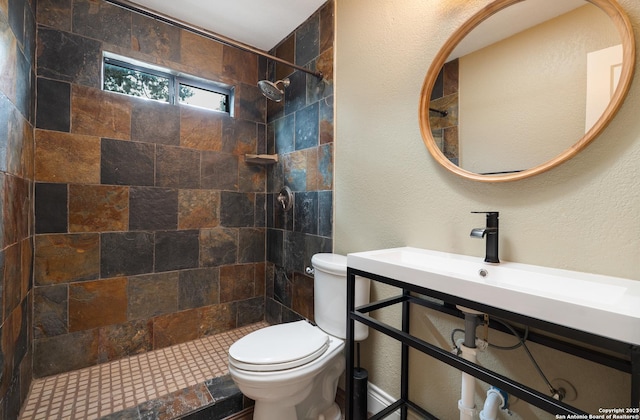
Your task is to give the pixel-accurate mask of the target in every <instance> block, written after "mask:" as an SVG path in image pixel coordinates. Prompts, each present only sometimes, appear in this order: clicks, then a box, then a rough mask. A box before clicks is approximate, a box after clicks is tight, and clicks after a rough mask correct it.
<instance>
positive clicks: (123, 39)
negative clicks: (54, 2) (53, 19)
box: [72, 0, 131, 48]
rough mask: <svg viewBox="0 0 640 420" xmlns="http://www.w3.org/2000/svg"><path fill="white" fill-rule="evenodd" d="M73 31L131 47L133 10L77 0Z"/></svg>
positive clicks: (75, 2) (74, 9) (73, 16)
mask: <svg viewBox="0 0 640 420" xmlns="http://www.w3.org/2000/svg"><path fill="white" fill-rule="evenodd" d="M72 25H73V31H74V32H75V33H78V34H80V35H84V36H86V37H89V38H95V39H99V40H101V41H105V42H107V43H109V44H114V45H118V46H120V47H125V48H131V12H129V11H127V10H125V9H123V8H121V7H117V6H114V5H112V4H109V3H105V2H99V3H96V2H95V1H91V0H75V1H74V3H73V15H72Z"/></svg>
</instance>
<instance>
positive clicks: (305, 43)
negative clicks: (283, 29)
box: [295, 15, 320, 66]
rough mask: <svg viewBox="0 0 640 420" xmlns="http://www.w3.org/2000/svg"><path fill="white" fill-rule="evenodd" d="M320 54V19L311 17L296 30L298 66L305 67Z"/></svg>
mask: <svg viewBox="0 0 640 420" xmlns="http://www.w3.org/2000/svg"><path fill="white" fill-rule="evenodd" d="M319 54H320V17H319V15H314V16H311V17H310V18H309V19H307V21H306V22H304V23H303V24H302V25H301V26H300V27H299V28H298V29H297V30H296V61H295V62H296V64H297V65H299V66H304V65H306V64H307V63H309V62H310V61H311V60H313V59H314V58H316V57H317V56H318V55H319Z"/></svg>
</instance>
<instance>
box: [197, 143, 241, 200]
mask: <svg viewBox="0 0 640 420" xmlns="http://www.w3.org/2000/svg"><path fill="white" fill-rule="evenodd" d="M202 188H213V189H219V190H232V191H236V190H237V189H238V157H237V156H235V155H230V154H227V153H218V152H202Z"/></svg>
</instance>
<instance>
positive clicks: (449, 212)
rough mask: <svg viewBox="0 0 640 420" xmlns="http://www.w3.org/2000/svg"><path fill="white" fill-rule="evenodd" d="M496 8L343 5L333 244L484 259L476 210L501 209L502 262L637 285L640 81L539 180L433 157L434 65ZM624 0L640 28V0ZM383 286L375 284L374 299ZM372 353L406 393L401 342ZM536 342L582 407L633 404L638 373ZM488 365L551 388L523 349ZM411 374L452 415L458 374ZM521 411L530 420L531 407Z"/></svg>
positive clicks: (437, 321)
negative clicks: (428, 110) (427, 106)
mask: <svg viewBox="0 0 640 420" xmlns="http://www.w3.org/2000/svg"><path fill="white" fill-rule="evenodd" d="M489 2H490V1H489V0H484V1H474V2H461V1H457V0H431V1H424V0H403V1H400V0H340V1H338V2H337V11H336V18H337V23H336V25H337V30H336V67H335V86H336V120H335V124H336V152H335V153H336V154H335V219H334V224H335V225H334V241H335V245H334V249H335V251H336V252H340V253H345V254H346V253H348V252H354V251H362V250H369V249H376V248H386V247H393V246H403V245H410V246H417V247H423V248H430V249H435V250H440V251H449V252H456V253H461V254H466V255H475V256H478V257H480V256H482V255H483V254H484V243H483V242H482V241H478V240H473V239H471V238H469V231H470V230H471V228H473V227H479V226H482V225H483V223H484V217H483V216H481V215H473V214H470V212H471V211H473V210H498V211H500V213H501V220H500V224H501V237H500V240H501V258H502V259H504V260H510V261H518V262H523V263H528V264H538V265H544V266H550V267H559V268H565V269H571V270H579V271H587V272H593V273H602V274H608V275H613V276H621V277H628V278H633V279H638V280H640V269H639V266H640V265H639V262H640V219H638V216H637V214H638V209H640V164H639V163H638V162H640V120H639V119H638V118H637V109H638V106H639V105H640V104H639V102H640V85H639V84H638V83H634V84H633V85H632V86H631V91H630V93H629V97H628V98H627V100H626V102H625V104H624V105H623V107H622V108H621V110H620V112H619V114H618V116H617V118H616V119H615V120H614V121H613V122H612V124H611V125H610V126H609V127H608V128H607V129H606V130H605V131H604V132H603V134H602V135H601V136H600V137H599V138H598V139H597V140H596V141H595V142H594V143H593V144H591V145H590V146H589V147H588V148H587V149H586V150H585V151H583V152H582V153H580V154H579V155H578V156H577V157H575V158H574V159H572V160H571V161H569V162H567V163H565V164H563V165H561V166H560V167H558V168H556V169H553V170H551V171H549V172H547V173H544V174H542V175H539V176H537V177H535V178H532V179H529V180H523V181H517V182H513V183H504V184H495V185H490V184H480V183H476V182H471V181H467V180H464V179H461V178H458V177H456V176H454V175H452V174H450V173H449V172H447V171H446V170H445V169H443V168H441V167H440V166H439V165H438V164H437V163H436V162H435V161H434V159H432V158H431V156H430V155H429V153H428V152H427V149H426V148H425V146H424V144H423V142H422V138H421V136H420V130H419V125H418V119H417V114H418V112H417V111H418V103H419V93H420V89H421V87H422V82H423V79H424V76H425V72H426V71H427V69H428V67H429V65H430V63H431V60H432V59H433V57H434V56H435V54H436V53H437V51H438V49H439V47H440V45H441V44H442V43H443V42H445V40H446V39H447V38H448V36H449V35H450V34H451V33H452V32H453V31H454V30H455V29H456V28H457V27H458V26H459V25H460V24H461V23H462V22H463V21H464V20H465V19H466V18H468V17H469V16H471V15H472V14H473V13H475V12H476V11H478V10H479V9H480V8H481V7H483V6H484V5H486V4H488V3H489ZM619 3H620V5H621V6H622V7H623V8H624V9H625V10H626V11H627V13H628V14H629V16H630V18H631V21H632V23H633V25H634V27H635V29H636V32H637V31H638V28H639V27H640V3H638V2H637V1H635V0H620V1H619ZM385 293H386V291H385V290H381V289H380V288H374V290H373V293H372V295H373V296H374V297H378V296H381V295H384V294H385ZM394 315H397V314H391V313H390V314H382V316H385V317H386V316H388V317H392V316H394ZM426 315H427V314H425V313H424V310H417V311H415V317H414V322H413V325H414V326H415V328H416V331H418V333H419V334H421V335H423V336H424V337H425V338H428V339H429V340H430V341H432V342H438V343H440V344H442V345H443V346H448V345H449V333H450V330H451V328H453V327H454V326H455V325H457V324H454V323H453V322H452V319H450V318H447V317H436V316H433V315H432V314H428V315H429V317H427V316H426ZM496 336H497V334H496ZM499 338H500V339H502V338H503V337H499ZM373 348H375V351H373V350H372V349H373ZM363 349H364V351H365V353H366V354H365V361H366V364H367V366H366V367H367V368H369V370H370V372H371V374H370V378H371V381H372V382H373V383H375V384H377V385H379V386H381V387H382V388H383V389H384V390H385V391H387V392H389V393H391V394H394V395H398V392H399V389H398V386H397V384H398V363H397V361H398V360H399V346H398V345H397V344H396V343H394V342H392V341H391V340H389V339H386V338H383V337H380V336H379V335H378V334H372V336H371V337H370V338H369V339H368V340H367V342H365V345H364V348H363ZM531 349H532V352H533V353H534V355H536V356H537V357H538V362H539V363H540V364H541V366H542V368H543V370H545V372H546V373H547V376H549V377H550V378H557V377H562V378H564V379H567V380H569V381H570V382H572V383H574V385H575V386H576V387H577V388H578V393H579V396H580V397H579V401H577V402H576V404H577V405H580V406H581V407H582V408H583V409H585V410H597V409H598V407H600V406H621V405H625V404H627V403H628V393H629V391H628V389H629V383H630V382H629V380H628V375H625V374H621V373H618V372H615V371H610V370H607V369H603V368H601V367H598V366H595V365H593V364H590V363H586V362H582V361H578V360H577V359H575V358H573V357H570V356H566V355H562V354H560V353H556V352H551V351H546V350H544V349H541V348H540V347H538V346H536V345H531ZM496 356H497V357H496ZM481 361H482V363H483V364H484V365H489V366H493V367H496V368H497V369H499V370H500V371H501V372H504V373H506V374H508V375H510V376H514V377H516V379H519V380H523V381H525V380H526V381H527V383H528V384H530V385H532V386H535V387H537V388H539V389H540V390H542V391H545V389H544V387H543V386H542V383H541V381H540V380H538V377H537V376H536V374H535V372H534V371H533V369H532V368H530V366H531V365H530V363H529V362H528V361H527V360H526V359H525V356H524V355H523V353H522V352H521V351H516V352H510V353H504V352H502V353H495V352H490V354H484V355H482V360H481ZM522 367H524V369H523V368H522ZM411 370H412V372H413V374H412V379H411V381H412V384H417V386H415V387H414V391H413V392H412V396H413V398H415V399H416V401H418V402H420V403H422V404H424V406H425V407H426V408H427V409H429V410H430V411H431V412H432V413H434V414H436V415H438V416H440V417H442V418H445V419H448V418H455V417H456V414H455V412H456V408H455V407H456V401H457V400H458V398H459V374H458V373H457V372H454V371H452V370H450V369H448V368H446V369H445V368H442V367H440V366H438V365H435V364H433V363H431V362H430V361H428V360H423V359H422V358H420V359H419V360H418V359H416V360H414V361H413V362H412V366H411ZM512 409H513V411H514V412H515V413H516V414H518V415H519V416H521V417H525V418H526V417H527V416H528V417H529V418H532V417H531V416H532V414H531V411H530V409H529V408H528V407H527V406H526V404H524V403H522V402H520V403H516V404H514V405H513V406H512Z"/></svg>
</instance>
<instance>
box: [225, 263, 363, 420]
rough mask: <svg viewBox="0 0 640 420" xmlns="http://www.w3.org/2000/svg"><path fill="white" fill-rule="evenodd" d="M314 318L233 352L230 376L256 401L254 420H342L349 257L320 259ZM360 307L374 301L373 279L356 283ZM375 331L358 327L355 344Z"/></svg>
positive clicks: (250, 338) (241, 343)
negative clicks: (339, 394) (371, 295)
mask: <svg viewBox="0 0 640 420" xmlns="http://www.w3.org/2000/svg"><path fill="white" fill-rule="evenodd" d="M311 263H312V265H313V268H314V271H315V275H314V309H315V311H314V317H315V322H316V323H317V326H314V325H312V324H311V323H309V322H308V321H296V322H290V323H287V324H279V325H272V326H269V327H266V328H263V329H261V330H258V331H255V332H252V333H251V334H248V335H246V336H245V337H243V338H241V339H240V340H238V341H236V342H235V343H233V345H232V346H231V348H229V373H230V374H231V377H232V378H233V380H234V381H235V383H236V384H237V385H238V388H239V389H240V391H242V393H243V394H244V395H246V396H247V397H249V398H251V399H253V400H255V407H254V412H253V418H254V420H274V419H278V420H302V419H305V420H319V419H322V420H339V419H340V418H341V413H340V409H339V408H338V406H337V404H336V403H335V397H336V389H337V387H338V379H339V377H340V375H341V374H342V372H343V371H344V367H345V358H344V354H343V351H342V350H343V348H344V340H345V338H346V329H347V281H346V280H347V276H346V274H347V258H346V257H345V256H344V255H337V254H315V255H314V256H313V258H312V259H311ZM355 296H356V307H357V306H359V305H363V304H365V303H368V302H369V280H368V279H364V278H360V277H357V278H356V294H355ZM368 334H369V330H368V328H367V327H366V326H364V325H362V324H359V323H356V328H355V339H356V340H358V341H359V340H364V339H365V338H367V336H368Z"/></svg>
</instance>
